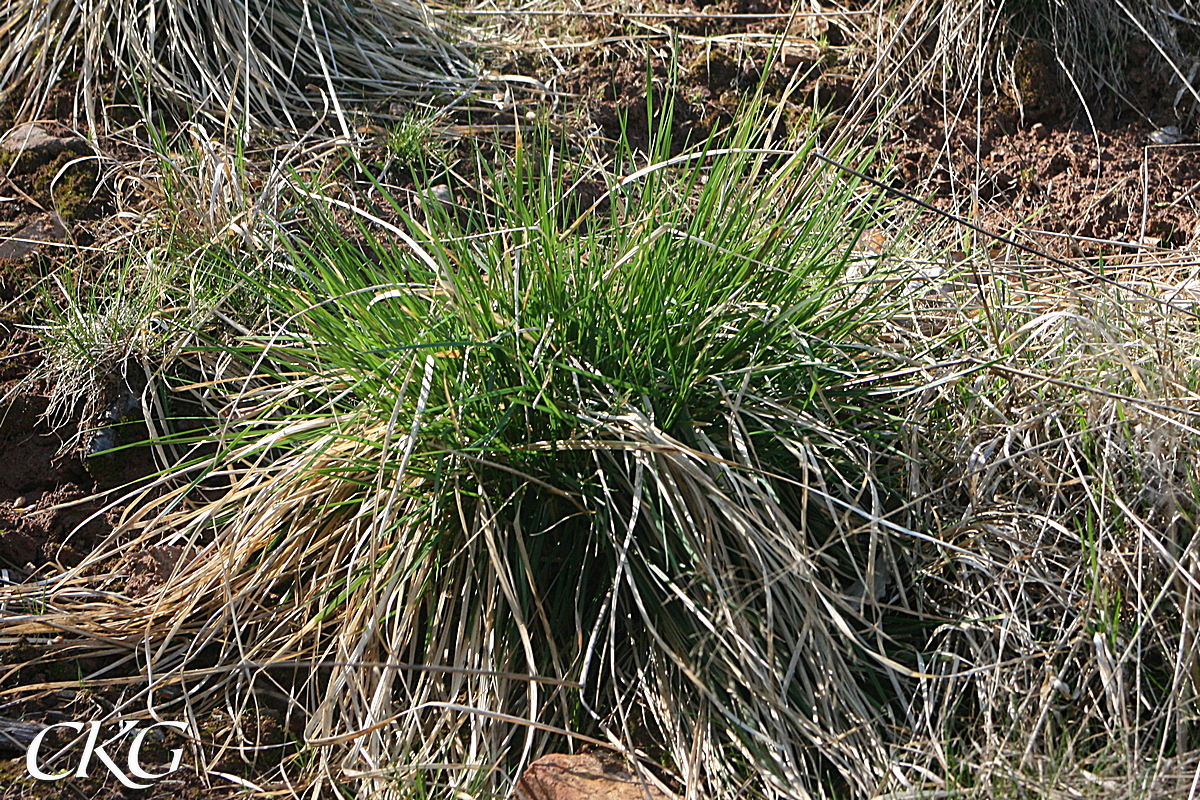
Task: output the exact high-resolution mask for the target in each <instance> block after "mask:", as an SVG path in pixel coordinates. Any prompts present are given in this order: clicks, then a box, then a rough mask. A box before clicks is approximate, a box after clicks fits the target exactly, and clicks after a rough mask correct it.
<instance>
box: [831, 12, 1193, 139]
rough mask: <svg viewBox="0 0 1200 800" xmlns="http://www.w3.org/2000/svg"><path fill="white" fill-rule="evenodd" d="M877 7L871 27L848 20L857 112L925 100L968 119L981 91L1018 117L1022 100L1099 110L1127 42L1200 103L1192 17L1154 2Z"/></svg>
mask: <svg viewBox="0 0 1200 800" xmlns="http://www.w3.org/2000/svg"><path fill="white" fill-rule="evenodd" d="M874 5H875V6H876V8H877V9H878V13H877V14H875V15H873V16H872V17H870V20H871V22H872V23H874V24H866V23H864V22H863V21H862V19H854V20H850V21H851V22H853V23H855V24H854V25H853V26H852V27H851V29H850V30H851V35H852V36H853V38H854V39H856V40H857V42H858V45H859V47H858V54H857V56H856V57H855V60H857V61H859V62H860V63H861V67H862V69H861V75H862V78H861V79H860V80H859V87H858V96H859V97H858V108H859V109H860V110H861V111H862V112H869V113H874V112H876V111H878V110H880V109H883V108H885V107H886V108H887V109H896V108H902V107H905V106H907V105H909V104H911V103H913V102H916V103H922V102H924V98H925V97H930V96H932V97H939V98H941V99H942V102H943V103H944V104H945V108H946V112H947V114H949V115H950V116H952V117H955V118H957V117H958V116H959V115H962V114H967V115H973V114H974V113H975V108H974V105H975V102H976V101H977V100H978V99H980V98H981V97H1000V98H1004V97H1007V98H1008V99H1009V100H1010V101H1011V102H1013V103H1014V105H1015V106H1016V109H1017V110H1018V112H1020V113H1021V114H1022V116H1024V114H1025V112H1026V110H1027V109H1026V106H1030V105H1032V106H1035V107H1036V106H1040V105H1043V104H1046V103H1053V104H1057V105H1060V106H1062V111H1063V112H1067V113H1074V111H1075V110H1076V109H1078V108H1081V107H1082V108H1088V107H1090V108H1094V109H1100V108H1101V107H1102V104H1101V102H1100V100H1101V98H1109V99H1105V100H1104V102H1105V103H1110V102H1117V101H1120V100H1122V99H1123V98H1124V97H1125V95H1126V94H1127V90H1128V87H1127V83H1126V80H1127V67H1128V60H1129V56H1130V50H1131V47H1130V44H1131V43H1133V42H1137V43H1138V45H1139V46H1140V47H1142V48H1143V49H1144V50H1145V51H1146V54H1145V55H1146V56H1148V58H1147V65H1161V66H1163V67H1165V69H1166V70H1167V71H1169V72H1170V73H1171V74H1172V79H1171V88H1170V89H1169V91H1171V92H1176V91H1177V90H1178V97H1177V104H1178V102H1179V101H1180V100H1182V101H1184V106H1185V107H1186V106H1190V105H1191V104H1192V103H1193V102H1194V101H1200V97H1198V96H1197V95H1196V94H1195V93H1194V91H1193V90H1191V89H1189V88H1188V81H1190V78H1188V77H1187V76H1188V71H1189V69H1190V67H1189V64H1190V63H1191V61H1192V59H1193V57H1194V55H1195V54H1194V52H1192V51H1191V49H1189V45H1188V42H1189V41H1190V39H1191V38H1192V37H1193V35H1194V31H1192V28H1193V27H1194V25H1195V22H1194V21H1189V20H1188V19H1187V18H1185V16H1183V15H1180V14H1169V13H1167V12H1165V11H1164V9H1163V8H1162V6H1161V4H1158V3H1155V2H1152V1H1151V0H1098V1H1097V2H1079V3H1061V2H1049V1H1048V0H983V2H963V1H962V0H954V1H953V2H943V1H942V0H921V2H916V3H894V2H891V0H878V2H877V3H876V4H874ZM856 28H857V30H855V29H856ZM872 42H873V44H872ZM1164 90H1166V89H1165V87H1164ZM1034 110H1037V111H1041V109H1034ZM1087 113H1089V114H1090V113H1091V112H1090V111H1088V112H1087Z"/></svg>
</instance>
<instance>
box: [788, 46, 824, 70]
mask: <svg viewBox="0 0 1200 800" xmlns="http://www.w3.org/2000/svg"><path fill="white" fill-rule="evenodd" d="M779 60H780V61H781V62H783V65H784V66H785V67H787V68H789V69H791V68H792V67H798V66H800V65H802V64H811V63H813V62H814V61H820V60H821V46H820V44H818V43H817V42H805V41H789V42H786V43H785V44H784V45H783V48H782V49H780V51H779Z"/></svg>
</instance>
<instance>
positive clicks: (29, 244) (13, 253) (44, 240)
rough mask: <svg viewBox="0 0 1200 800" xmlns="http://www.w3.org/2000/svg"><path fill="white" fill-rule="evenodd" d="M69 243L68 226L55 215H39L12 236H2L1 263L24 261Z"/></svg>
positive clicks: (0, 247)
mask: <svg viewBox="0 0 1200 800" xmlns="http://www.w3.org/2000/svg"><path fill="white" fill-rule="evenodd" d="M65 241H67V226H66V225H65V224H63V221H62V217H60V216H59V215H58V214H55V213H47V214H39V215H38V216H37V217H35V218H34V220H33V221H32V222H30V223H29V224H28V225H26V226H25V227H23V228H21V229H20V230H18V231H17V232H16V233H14V234H13V235H12V236H0V261H22V260H24V259H25V258H28V257H29V256H31V255H33V254H34V253H36V252H38V251H39V250H42V249H44V248H46V247H47V246H53V245H56V244H62V243H63V242H65Z"/></svg>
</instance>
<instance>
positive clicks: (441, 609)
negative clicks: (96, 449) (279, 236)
mask: <svg viewBox="0 0 1200 800" xmlns="http://www.w3.org/2000/svg"><path fill="white" fill-rule="evenodd" d="M752 134H755V135H757V128H755V127H753V126H751V125H747V126H746V128H745V129H744V130H743V132H742V133H741V134H740V136H741V139H740V141H735V142H734V145H735V146H734V147H732V148H729V149H727V150H723V151H720V152H711V153H694V154H692V155H691V156H689V157H685V158H680V159H674V160H672V161H669V162H660V163H657V164H655V165H654V166H653V167H650V168H647V169H644V170H641V171H638V172H635V173H632V174H630V175H628V176H626V177H625V178H624V179H622V180H618V179H616V178H615V177H610V178H609V179H608V183H607V185H608V187H609V195H608V197H607V201H608V202H607V206H606V210H605V211H604V212H603V214H602V217H601V218H600V219H594V220H592V221H591V223H590V224H588V225H584V224H583V223H582V222H580V224H578V225H573V224H572V223H571V220H572V219H577V218H578V216H577V215H578V214H590V215H596V214H598V213H600V212H598V211H597V210H596V209H597V208H599V206H600V204H597V205H596V207H594V208H592V209H590V210H588V209H579V210H578V211H577V212H574V213H572V214H568V215H567V216H566V218H565V219H564V217H563V216H562V215H561V214H560V213H558V210H557V208H556V207H557V206H559V205H560V204H562V203H564V197H565V196H567V195H568V194H569V193H568V191H567V190H568V189H569V188H570V187H568V186H564V185H563V182H562V181H561V180H560V176H561V174H562V172H563V170H562V166H561V161H560V157H559V156H558V151H557V150H556V148H554V147H553V146H551V145H549V144H547V146H544V147H540V148H538V149H537V151H536V152H537V153H538V154H539V155H538V156H537V163H536V165H534V163H533V162H534V156H533V154H532V153H533V150H532V148H527V147H525V146H522V145H518V148H517V150H516V152H515V153H514V154H513V155H512V157H511V159H510V160H509V161H508V163H506V164H505V165H504V166H503V167H501V168H496V169H490V168H488V167H481V170H480V174H479V175H478V178H477V180H478V183H479V187H486V189H487V191H486V192H479V194H478V196H481V197H490V198H491V201H490V202H487V201H483V200H481V201H480V203H481V204H480V205H479V206H476V207H469V208H462V209H457V210H450V211H448V210H446V209H445V207H444V205H431V206H429V207H427V208H426V209H425V215H424V221H423V222H421V221H418V220H415V219H405V220H404V227H403V228H401V227H398V226H394V225H390V224H389V225H387V226H386V228H385V231H386V235H385V236H383V237H380V236H379V235H378V233H379V230H378V229H377V228H375V229H372V228H371V227H370V226H364V227H363V229H362V230H361V232H360V237H358V238H356V239H355V238H347V237H346V236H345V234H344V233H340V232H339V231H338V230H337V229H336V228H335V227H333V226H317V228H316V229H315V230H314V231H312V232H311V236H310V237H309V239H308V244H307V245H306V246H305V247H304V248H302V249H301V251H300V252H298V253H297V260H296V270H297V272H296V274H295V276H294V277H293V278H292V279H291V280H289V281H287V282H286V283H277V284H275V285H274V286H272V287H270V288H269V289H268V291H269V292H270V293H271V295H272V297H273V298H274V304H275V305H276V307H285V308H287V309H288V310H289V315H288V316H287V319H286V321H285V322H283V323H282V324H278V325H277V326H276V327H275V329H274V330H273V332H272V333H271V334H270V335H269V336H266V337H259V338H255V337H251V338H243V339H242V340H241V341H240V342H239V343H238V344H237V345H235V346H232V347H225V348H221V352H222V353H223V354H224V355H223V356H221V357H213V356H210V357H208V358H206V359H205V363H206V364H207V367H206V368H205V373H206V380H205V382H204V384H203V387H204V389H205V390H206V391H210V392H211V390H212V389H213V388H215V387H221V389H222V391H223V396H224V397H225V398H226V404H225V405H224V407H222V408H220V409H219V411H218V415H219V418H220V419H222V420H224V421H225V424H224V425H223V426H222V427H221V429H220V430H219V431H218V432H217V434H216V436H215V440H214V439H212V438H210V439H206V442H207V443H208V444H212V443H213V442H214V441H215V443H216V444H217V445H218V447H217V451H216V453H215V454H212V453H211V450H210V451H209V452H210V455H206V456H205V457H204V458H202V459H198V460H192V461H188V462H185V463H184V464H183V465H181V466H180V467H179V468H178V469H177V470H176V471H175V473H174V475H173V476H174V477H177V478H185V479H186V481H187V483H190V484H191V485H195V483H196V482H198V481H200V480H202V479H203V480H204V481H205V484H206V485H207V486H209V487H213V486H217V487H224V488H220V489H212V488H210V490H209V491H208V493H207V494H206V495H205V497H207V499H206V500H204V499H201V498H199V497H196V496H195V495H192V494H190V493H189V491H188V486H187V485H183V486H181V487H180V488H178V489H176V490H173V491H172V492H169V493H167V494H166V495H164V496H162V497H160V498H159V499H157V500H155V501H154V502H150V503H147V504H145V505H143V506H142V507H141V508H140V509H139V510H137V511H136V512H133V513H131V514H129V515H128V516H127V518H126V520H125V521H124V523H123V525H122V527H121V530H119V531H118V532H117V536H118V537H120V536H122V535H129V534H134V533H136V534H138V535H139V536H140V537H141V541H143V542H145V543H151V542H153V543H157V544H172V545H176V546H185V547H186V548H187V549H186V553H187V554H186V556H184V559H183V563H184V564H185V565H186V567H185V568H181V569H180V570H179V571H178V572H177V575H176V577H177V579H176V580H173V581H171V582H170V583H168V584H167V585H165V586H163V587H161V589H158V590H156V592H155V594H154V595H153V596H151V597H147V598H146V599H145V600H144V601H143V602H139V603H135V604H133V605H131V606H130V611H131V615H130V616H128V617H124V618H123V620H122V621H119V620H115V619H114V620H113V621H112V622H111V624H112V625H115V626H117V627H120V626H121V625H124V624H126V622H127V623H128V625H129V630H128V632H127V633H128V635H129V636H130V637H133V638H136V639H138V640H139V641H140V640H141V639H142V637H143V636H145V635H146V634H147V633H148V634H149V636H150V643H149V645H148V649H147V650H146V652H149V653H151V658H152V659H153V660H154V661H155V666H154V671H155V674H156V675H165V674H172V675H175V676H176V677H178V678H179V679H180V680H182V681H184V682H185V684H186V683H188V682H190V681H191V680H209V679H204V678H200V677H198V676H199V675H200V674H201V673H195V675H196V676H197V677H194V678H193V677H191V676H192V674H193V673H192V672H191V668H192V667H193V664H194V662H195V659H196V658H198V657H199V652H200V651H199V650H198V649H197V647H196V644H195V643H197V642H204V641H208V642H218V641H222V640H226V638H227V636H229V635H231V634H232V631H233V628H232V627H231V626H234V627H236V629H237V631H238V634H237V636H238V639H239V641H240V642H241V643H242V644H241V645H240V646H239V649H238V650H237V651H234V650H229V651H225V652H222V653H219V654H217V653H212V652H211V648H210V652H209V653H208V655H206V656H205V659H206V663H207V664H209V665H211V664H212V659H213V658H214V657H215V658H216V661H217V664H218V667H217V669H216V671H214V670H213V669H211V668H210V669H206V670H202V671H201V672H203V674H206V675H210V676H212V675H220V674H222V673H221V669H222V668H221V666H220V665H225V664H228V665H229V666H232V665H233V662H231V661H229V660H228V659H230V658H235V659H236V661H237V663H240V664H247V663H254V664H257V665H258V666H257V667H255V672H254V674H253V676H252V677H251V678H250V680H249V682H247V683H245V684H243V685H242V686H241V687H240V688H239V689H238V690H237V692H235V694H236V696H237V697H238V698H239V702H250V697H251V696H252V695H251V692H252V690H254V689H255V688H259V689H261V688H265V686H266V684H268V683H272V682H276V681H277V680H278V679H277V677H275V676H276V675H277V672H276V670H278V669H283V668H290V670H291V673H290V674H291V678H290V681H291V683H289V684H288V685H287V686H286V688H285V691H286V692H287V693H288V694H290V695H291V697H292V698H293V701H292V702H294V703H295V704H297V705H299V706H301V707H302V709H303V711H302V712H298V713H303V714H304V715H305V720H306V724H307V728H306V738H307V741H308V742H310V743H311V744H312V745H313V746H315V747H318V748H319V752H320V754H321V757H322V760H323V763H325V764H326V765H332V764H334V763H341V764H342V765H343V767H344V768H345V769H350V770H352V771H353V774H355V775H357V776H358V778H359V779H360V781H361V782H362V787H363V790H364V791H365V792H367V793H370V792H371V791H374V790H381V791H382V790H390V789H389V787H391V788H393V789H394V788H395V787H397V786H398V785H399V784H401V783H405V782H408V781H411V780H417V779H418V776H419V780H421V781H423V782H424V784H425V785H426V786H428V787H430V789H429V790H430V792H432V793H435V794H438V795H439V796H441V795H443V794H444V795H446V796H449V795H450V794H452V793H453V792H454V791H457V790H462V789H465V788H469V787H474V789H480V787H481V786H482V787H484V788H485V789H488V790H489V791H504V790H506V787H507V786H508V781H509V780H511V779H513V778H515V776H516V775H517V774H518V773H519V770H520V768H521V766H522V765H523V764H527V763H528V762H529V761H530V759H532V758H533V757H535V756H536V755H537V754H539V753H540V752H542V751H545V750H546V749H547V748H550V747H555V748H562V747H575V746H577V745H578V743H579V742H580V741H581V740H582V741H592V742H596V743H599V744H600V745H602V746H606V747H611V748H613V749H616V750H617V751H619V752H621V753H623V754H625V755H626V756H628V757H630V758H632V759H633V760H635V761H638V760H640V759H642V758H646V757H651V758H654V759H657V760H659V761H661V762H663V763H665V764H666V765H667V767H668V769H669V770H670V771H671V775H672V776H673V779H674V780H677V781H679V782H681V783H686V784H688V785H689V786H694V787H696V788H697V790H698V791H701V792H703V793H704V794H706V795H709V796H714V797H726V796H730V797H731V796H735V795H738V794H740V793H741V792H742V791H744V790H745V789H746V787H747V786H753V787H755V788H754V791H755V792H757V793H765V794H771V795H779V796H805V794H804V793H805V792H806V791H809V790H812V791H816V790H818V787H821V786H825V787H827V788H830V787H838V788H837V791H838V792H846V793H852V794H868V793H871V792H874V791H875V790H876V789H877V788H878V787H879V786H880V785H881V781H882V780H884V776H885V775H886V764H887V751H886V746H885V744H886V738H887V737H886V736H885V735H884V734H883V733H882V731H883V729H884V728H883V725H881V721H882V720H883V719H885V718H887V717H888V716H889V715H890V714H892V713H893V712H896V713H899V711H898V709H897V708H896V707H895V705H894V704H895V689H894V687H892V686H888V685H887V681H886V679H884V680H882V681H881V677H880V676H881V675H883V674H886V673H887V671H888V668H887V667H882V668H881V666H880V665H881V663H884V664H888V663H890V664H894V665H895V666H896V667H897V668H900V669H901V670H902V671H903V668H902V667H900V665H899V664H897V663H896V662H895V661H892V660H890V658H891V657H893V656H894V657H898V658H902V656H899V655H897V653H896V652H893V653H892V655H891V656H889V657H888V658H885V659H884V660H883V662H881V661H880V660H879V657H877V656H872V655H871V653H873V652H875V650H874V648H875V644H874V643H869V642H868V641H867V640H866V637H865V635H864V633H863V631H864V630H868V629H869V624H868V623H865V622H864V615H867V614H871V613H878V612H877V611H876V612H869V611H866V610H865V609H866V608H867V607H868V606H870V605H871V604H873V603H874V602H875V601H876V599H877V596H876V594H875V593H874V592H873V591H872V590H868V589H865V588H864V587H871V586H876V585H877V583H878V581H877V576H878V575H880V574H882V573H883V572H885V571H886V570H887V569H889V568H888V567H885V562H888V561H889V558H890V557H889V556H887V555H886V553H885V551H886V545H885V540H886V538H887V537H886V536H885V535H884V534H883V533H881V530H880V529H879V528H878V527H876V526H873V525H872V524H871V520H874V519H877V518H878V514H879V513H880V512H881V511H882V506H881V503H882V502H883V494H882V493H881V492H880V491H879V489H878V486H877V484H876V482H875V480H874V478H873V477H872V468H871V466H872V465H871V463H870V462H871V456H870V454H869V449H868V448H865V447H864V446H863V444H862V442H861V441H860V440H859V439H858V438H857V437H856V434H855V433H854V429H853V427H848V428H839V426H838V423H839V421H842V417H849V416H853V415H854V414H855V413H857V412H858V410H859V402H860V399H861V398H860V397H859V396H858V395H857V394H855V393H854V392H852V391H850V390H847V389H839V388H838V387H839V385H841V384H843V383H846V381H847V380H848V379H850V378H853V377H857V376H858V375H859V374H860V373H861V372H862V371H864V370H869V369H871V367H872V364H873V357H870V356H869V355H868V351H867V350H865V349H863V348H862V347H861V345H860V342H861V334H862V333H863V332H864V331H865V330H866V326H869V325H870V320H871V319H872V318H873V317H872V315H873V314H875V313H876V312H877V304H878V302H879V295H878V291H879V290H878V289H872V288H871V286H873V285H874V286H881V285H882V284H872V283H871V282H870V281H866V280H862V281H858V282H854V281H848V280H847V278H846V273H847V263H848V259H849V257H850V248H851V246H852V243H853V242H854V240H855V238H856V236H857V234H858V233H859V231H860V230H861V227H862V226H863V225H864V224H866V223H867V221H868V220H869V219H871V218H872V215H873V214H874V212H875V210H876V206H877V203H878V198H877V197H876V196H875V195H873V194H872V193H871V192H867V191H863V190H862V189H861V188H860V187H858V186H857V185H856V184H855V182H854V181H852V180H851V181H847V180H844V179H843V178H842V177H841V176H839V175H837V174H836V173H833V172H831V171H829V170H828V169H827V168H825V167H821V166H820V164H819V162H817V161H816V160H815V159H812V158H811V152H812V148H813V147H814V142H813V141H812V140H807V141H804V142H801V143H799V144H798V146H797V147H796V148H795V149H786V150H784V149H781V150H774V151H771V152H769V153H768V152H763V151H756V150H754V149H751V148H748V147H746V146H745V142H746V141H748V140H750V139H751V135H752ZM664 139H665V137H664ZM846 156H847V157H850V158H853V157H854V155H853V154H846ZM481 163H484V162H482V161H481ZM571 169H572V170H576V171H577V170H578V166H575V165H572V167H571ZM397 213H398V214H399V213H400V212H399V211H397ZM372 216H374V215H372ZM401 217H403V215H402V214H401ZM393 237H398V238H399V240H400V241H396V239H395V238H393ZM230 355H232V356H234V358H233V359H232V360H230V359H229V358H228V356H230ZM198 386H199V385H198ZM209 400H210V402H212V400H213V398H212V396H211V394H210V397H209ZM214 492H215V493H214ZM110 556H111V554H109V553H105V552H103V550H101V551H97V552H96V553H94V554H93V555H92V556H91V557H90V558H89V559H88V562H87V563H95V562H97V561H100V560H103V559H105V558H108V557H110ZM890 563H891V564H892V566H891V567H890V569H893V570H896V569H901V568H903V565H902V564H901V562H900V561H898V560H891V561H890ZM80 569H84V570H86V569H87V564H85V565H83V566H81V568H80ZM106 574H108V575H112V574H114V573H106ZM109 579H110V580H111V578H109ZM101 582H103V579H102V580H101ZM263 598H268V600H269V602H267V603H263ZM851 620H855V621H854V622H850V621H851ZM864 625H865V626H866V627H864ZM106 631H107V632H106V633H105V636H106V640H105V641H106V642H111V641H112V640H113V638H114V637H116V638H120V637H122V636H124V635H125V634H121V633H119V632H118V631H116V630H115V629H114V628H112V627H107V628H106ZM131 641H132V638H131ZM893 649H894V648H893ZM901 649H902V648H901ZM235 652H236V656H235ZM909 660H911V659H909ZM299 662H304V663H308V664H310V665H312V667H311V670H309V671H299V672H297V671H296V670H295V665H296V664H297V663H299ZM289 665H290V667H289ZM881 669H882V671H881ZM902 679H903V678H902V676H901V677H897V680H902ZM345 736H348V738H343V737H345ZM350 743H352V744H350ZM348 744H349V745H350V746H347V745H348ZM423 765H441V766H438V767H436V768H434V767H429V766H423ZM643 774H648V773H643Z"/></svg>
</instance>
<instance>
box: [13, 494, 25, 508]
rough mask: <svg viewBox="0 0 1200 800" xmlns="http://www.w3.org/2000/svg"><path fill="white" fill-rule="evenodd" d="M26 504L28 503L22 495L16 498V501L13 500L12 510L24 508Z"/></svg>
mask: <svg viewBox="0 0 1200 800" xmlns="http://www.w3.org/2000/svg"><path fill="white" fill-rule="evenodd" d="M28 504H29V501H28V500H26V499H25V496H24V495H22V496H20V497H18V498H17V499H16V500H13V508H24V507H25V506H26V505H28Z"/></svg>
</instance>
